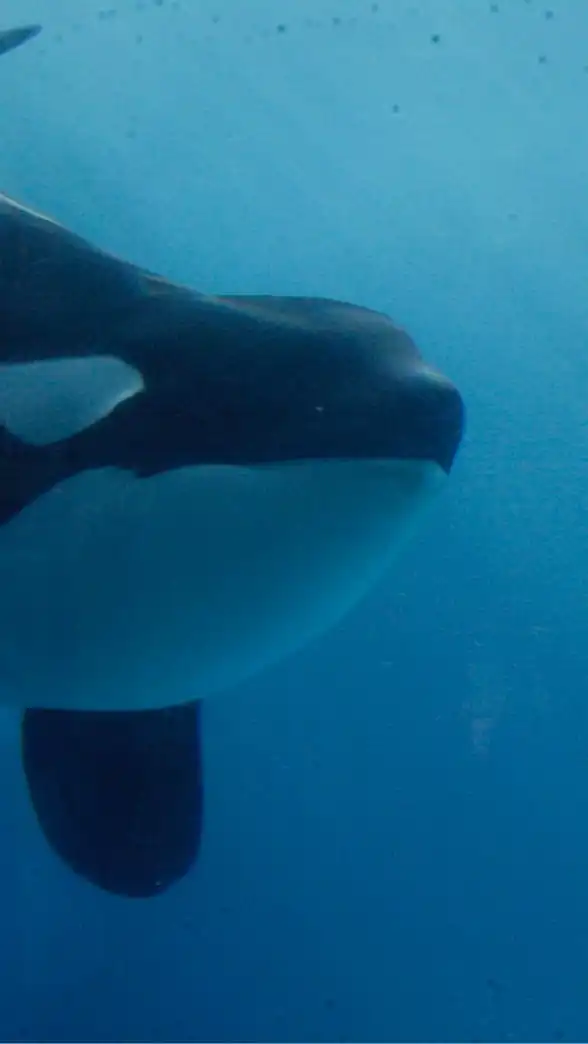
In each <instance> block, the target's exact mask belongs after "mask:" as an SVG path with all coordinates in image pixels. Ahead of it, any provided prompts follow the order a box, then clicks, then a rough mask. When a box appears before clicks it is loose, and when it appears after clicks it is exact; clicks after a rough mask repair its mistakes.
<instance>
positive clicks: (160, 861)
mask: <svg viewBox="0 0 588 1044" xmlns="http://www.w3.org/2000/svg"><path fill="white" fill-rule="evenodd" d="M199 718H200V709H199V705H198V704H196V703H191V704H185V705H183V706H181V707H170V708H166V709H165V710H155V711H132V712H120V711H117V712H113V713H111V712H100V711H98V712H93V711H61V710H27V711H26V712H25V714H24V717H23V722H22V756H23V765H24V770H25V773H26V778H27V783H28V787H29V792H30V796H31V799H32V802H33V805H34V808H35V812H36V815H37V819H38V821H39V823H40V826H41V828H42V830H43V833H44V834H45V837H46V839H47V841H48V842H49V844H50V845H51V847H52V848H53V849H54V851H55V852H56V853H57V854H58V855H59V856H60V857H61V859H63V860H64V861H65V862H66V863H67V864H68V866H70V867H71V869H72V870H74V871H76V872H77V873H78V874H81V875H82V876H83V877H85V878H87V879H88V880H89V881H91V882H92V883H93V884H95V885H98V886H99V887H100V888H103V889H105V890H106V891H108V892H114V893H116V894H117V895H123V896H128V897H145V898H146V897H148V896H152V895H157V894H159V893H161V892H163V891H165V889H166V888H168V887H169V886H170V885H171V884H173V883H174V882H175V881H177V880H178V879H179V878H181V877H183V876H184V874H186V873H187V872H188V871H189V869H190V867H191V866H192V863H193V862H194V860H195V858H196V855H197V852H198V847H199V843H200V835H201V827H202V770H201V747H200V728H199Z"/></svg>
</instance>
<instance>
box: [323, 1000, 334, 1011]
mask: <svg viewBox="0 0 588 1044" xmlns="http://www.w3.org/2000/svg"><path fill="white" fill-rule="evenodd" d="M334 1007H335V1001H334V1000H333V998H332V997H325V1008H326V1009H327V1011H333V1008H334Z"/></svg>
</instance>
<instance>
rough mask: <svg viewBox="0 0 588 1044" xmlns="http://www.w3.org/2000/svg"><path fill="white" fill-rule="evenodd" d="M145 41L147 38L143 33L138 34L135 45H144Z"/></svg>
mask: <svg viewBox="0 0 588 1044" xmlns="http://www.w3.org/2000/svg"><path fill="white" fill-rule="evenodd" d="M144 39H145V37H144V36H143V33H138V34H137V36H136V37H135V43H136V44H142V43H143V40H144Z"/></svg>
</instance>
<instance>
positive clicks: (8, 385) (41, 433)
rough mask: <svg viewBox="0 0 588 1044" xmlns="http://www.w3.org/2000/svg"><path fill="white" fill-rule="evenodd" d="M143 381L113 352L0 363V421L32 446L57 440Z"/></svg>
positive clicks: (109, 408)
mask: <svg viewBox="0 0 588 1044" xmlns="http://www.w3.org/2000/svg"><path fill="white" fill-rule="evenodd" d="M143 387H144V384H143V378H142V376H141V374H140V373H139V372H138V371H137V370H135V369H133V367H132V366H129V365H128V364H127V363H125V362H123V360H122V359H116V358H114V357H113V356H100V355H96V356H88V357H87V358H83V359H47V360H42V361H38V360H37V361H35V362H29V363H0V425H3V426H4V427H5V428H7V429H8V431H9V432H10V433H11V434H12V435H15V436H17V437H18V438H20V439H22V440H23V441H24V442H28V443H31V444H32V445H34V446H45V445H49V444H50V443H52V442H59V441H60V440H61V439H66V438H68V437H69V436H71V435H75V434H76V433H77V432H80V431H83V430H84V428H87V427H89V426H90V425H91V424H95V423H96V421H99V420H101V419H102V417H106V416H107V415H108V414H109V413H111V412H112V410H114V409H115V407H116V406H118V405H119V403H121V402H124V400H125V399H129V398H131V396H133V395H136V394H137V393H138V392H140V391H141V390H142V388H143Z"/></svg>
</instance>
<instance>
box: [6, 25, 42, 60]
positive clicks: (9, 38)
mask: <svg viewBox="0 0 588 1044" xmlns="http://www.w3.org/2000/svg"><path fill="white" fill-rule="evenodd" d="M40 32H41V26H40V25H23V26H20V28H18V29H0V54H6V52H7V51H13V50H14V48H15V47H20V45H21V44H23V43H26V42H27V40H32V38H33V36H37V35H38V34H39V33H40Z"/></svg>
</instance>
